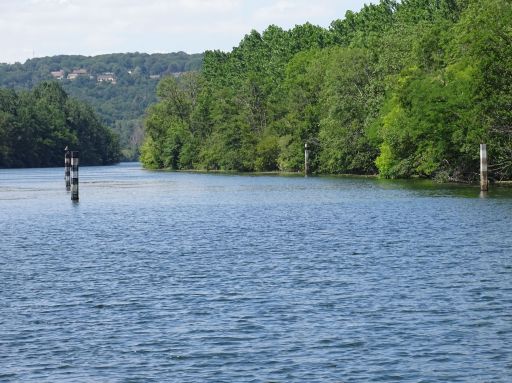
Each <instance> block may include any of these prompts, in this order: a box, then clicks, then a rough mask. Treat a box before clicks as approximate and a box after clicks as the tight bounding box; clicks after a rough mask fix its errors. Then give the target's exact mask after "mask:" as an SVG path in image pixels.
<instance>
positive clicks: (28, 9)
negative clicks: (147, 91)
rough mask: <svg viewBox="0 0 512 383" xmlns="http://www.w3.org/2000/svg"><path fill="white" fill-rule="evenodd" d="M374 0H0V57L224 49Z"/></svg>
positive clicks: (320, 20) (6, 59)
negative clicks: (265, 32) (246, 37)
mask: <svg viewBox="0 0 512 383" xmlns="http://www.w3.org/2000/svg"><path fill="white" fill-rule="evenodd" d="M370 2H375V1H373V0H346V1H340V0H337V1H336V0H295V1H294V0H260V1H257V0H255V1H252V0H246V1H243V0H0V36H2V39H1V40H0V62H8V63H13V62H15V61H19V62H24V61H25V60H26V59H28V58H31V57H42V56H52V55H57V54H82V55H97V54H103V53H114V52H136V51H138V52H147V53H154V52H176V51H185V52H188V53H198V52H203V51H205V50H207V49H220V50H224V51H229V50H231V48H232V47H233V46H236V45H238V43H239V42H240V40H241V39H242V38H243V36H244V35H245V34H246V33H248V32H249V31H250V30H251V29H256V30H258V31H263V30H264V29H265V28H266V27H267V26H268V25H270V24H275V25H278V26H280V27H282V28H284V29H288V28H291V27H293V26H294V25H296V24H303V23H305V22H307V21H309V22H311V23H313V24H316V25H321V26H323V27H327V26H329V24H330V22H331V21H332V20H335V19H338V18H343V16H344V15H345V12H346V11H347V10H353V11H358V10H359V9H361V8H362V7H363V5H364V4H365V3H367V4H368V3H370Z"/></svg>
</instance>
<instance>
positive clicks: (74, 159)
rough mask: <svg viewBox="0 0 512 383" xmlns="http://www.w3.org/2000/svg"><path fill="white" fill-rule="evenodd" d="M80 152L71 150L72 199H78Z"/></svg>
mask: <svg viewBox="0 0 512 383" xmlns="http://www.w3.org/2000/svg"><path fill="white" fill-rule="evenodd" d="M78 157H79V156H78V152H71V201H78Z"/></svg>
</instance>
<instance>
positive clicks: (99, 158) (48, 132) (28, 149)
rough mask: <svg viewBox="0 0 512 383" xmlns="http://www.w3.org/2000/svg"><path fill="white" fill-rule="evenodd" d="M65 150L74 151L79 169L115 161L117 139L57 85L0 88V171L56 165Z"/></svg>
mask: <svg viewBox="0 0 512 383" xmlns="http://www.w3.org/2000/svg"><path fill="white" fill-rule="evenodd" d="M66 146H69V148H70V150H78V151H80V162H81V164H84V165H108V164H113V163H116V162H119V140H118V137H117V135H115V134H114V133H113V132H112V131H111V130H110V129H109V128H107V127H106V126H104V125H103V124H102V123H101V122H100V119H99V118H98V117H97V115H96V114H95V113H94V111H93V110H92V108H91V107H90V106H89V105H87V104H85V103H84V102H81V101H78V100H77V99H75V98H71V97H69V96H68V95H67V93H66V92H65V91H64V90H63V89H62V87H61V86H60V85H59V84H58V83H57V82H55V81H45V82H41V83H40V84H39V85H37V86H36V87H35V88H34V89H32V90H31V91H27V90H21V91H16V90H13V89H6V88H0V168H2V167H3V168H11V167H14V168H15V167H47V166H62V165H63V162H64V148H65V147H66Z"/></svg>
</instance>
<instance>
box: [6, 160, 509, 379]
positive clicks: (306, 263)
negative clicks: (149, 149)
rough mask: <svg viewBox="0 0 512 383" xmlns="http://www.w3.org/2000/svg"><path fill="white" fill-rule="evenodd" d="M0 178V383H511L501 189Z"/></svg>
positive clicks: (132, 173)
mask: <svg viewBox="0 0 512 383" xmlns="http://www.w3.org/2000/svg"><path fill="white" fill-rule="evenodd" d="M80 171H81V173H80V177H81V178H80V202H79V203H72V202H71V201H70V195H69V193H67V192H66V191H65V188H64V179H63V178H64V172H63V169H25V170H0V235H1V237H0V381H2V382H11V381H12V382H166V381H169V382H443V383H444V382H511V381H512V378H511V376H512V190H510V189H496V188H494V189H492V190H491V192H490V193H489V195H488V196H487V198H481V197H480V196H479V191H478V188H473V187H460V186H451V187H444V186H439V185H431V184H428V183H418V182H391V181H387V182H385V181H379V180H373V179H363V178H323V177H310V178H307V179H305V178H302V177H277V176H239V175H212V174H186V173H167V172H148V171H144V170H142V169H141V168H140V166H139V164H136V163H133V164H121V165H118V166H113V167H83V168H81V169H80Z"/></svg>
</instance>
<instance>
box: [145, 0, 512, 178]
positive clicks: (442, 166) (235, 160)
mask: <svg viewBox="0 0 512 383" xmlns="http://www.w3.org/2000/svg"><path fill="white" fill-rule="evenodd" d="M511 20H512V3H511V2H510V1H508V0H403V1H401V2H396V1H393V0H382V1H381V2H380V3H379V4H375V5H369V6H365V7H364V8H363V9H362V10H360V11H359V12H357V13H354V12H347V14H346V15H345V18H344V19H342V20H335V21H333V22H332V24H331V26H330V28H328V29H324V28H320V27H316V26H313V25H311V24H305V25H300V26H296V27H295V28H293V29H291V30H288V31H284V30H282V29H281V28H279V27H276V26H270V27H268V28H267V29H266V30H265V31H264V32H263V33H261V34H260V33H258V32H256V31H252V32H251V33H250V34H248V35H246V36H245V37H244V39H243V40H242V41H241V42H240V44H239V45H238V46H237V47H235V48H234V49H233V50H232V51H231V52H229V53H224V52H220V51H209V52H206V53H205V57H204V62H203V70H202V72H201V73H199V74H192V75H188V76H183V77H181V78H178V79H175V78H172V77H167V78H165V79H163V80H162V81H161V82H160V84H159V86H158V90H157V95H158V98H159V102H158V103H157V104H155V105H153V106H151V107H150V108H149V110H148V116H147V120H146V123H145V133H146V139H145V143H144V145H143V148H142V156H141V159H142V161H143V163H144V165H145V166H147V167H150V168H163V167H168V168H174V169H189V168H200V169H222V170H238V171H271V170H283V171H300V170H301V169H302V168H303V166H304V164H303V148H304V144H305V143H309V146H310V147H311V157H310V158H311V169H312V170H313V171H315V172H320V173H363V174H376V173H379V174H381V175H382V176H384V177H411V176H423V177H434V178H438V179H440V180H447V179H451V180H472V179H474V178H475V176H476V175H477V174H478V168H479V167H478V157H479V143H480V142H486V143H488V147H489V152H490V158H491V163H492V166H491V176H492V177H494V178H499V179H510V178H512V21H511Z"/></svg>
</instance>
